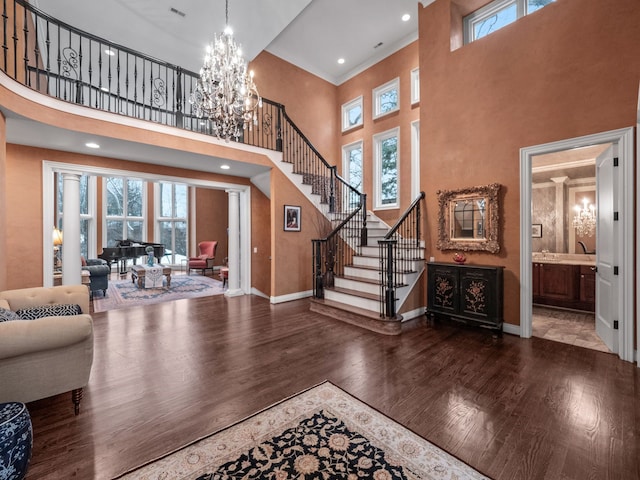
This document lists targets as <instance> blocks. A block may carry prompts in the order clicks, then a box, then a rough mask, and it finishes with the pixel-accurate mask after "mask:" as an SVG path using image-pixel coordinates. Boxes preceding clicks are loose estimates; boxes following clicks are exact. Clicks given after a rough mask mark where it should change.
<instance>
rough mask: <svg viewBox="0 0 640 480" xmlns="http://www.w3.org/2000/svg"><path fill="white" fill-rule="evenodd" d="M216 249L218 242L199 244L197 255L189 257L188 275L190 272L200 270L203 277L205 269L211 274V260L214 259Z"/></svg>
mask: <svg viewBox="0 0 640 480" xmlns="http://www.w3.org/2000/svg"><path fill="white" fill-rule="evenodd" d="M217 247H218V242H216V241H205V242H200V243H199V244H198V252H199V255H198V256H197V257H189V262H188V267H189V269H188V273H191V270H202V274H203V275H204V274H205V271H206V270H207V269H211V273H213V260H214V259H215V258H216V248H217Z"/></svg>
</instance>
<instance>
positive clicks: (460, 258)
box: [453, 253, 467, 265]
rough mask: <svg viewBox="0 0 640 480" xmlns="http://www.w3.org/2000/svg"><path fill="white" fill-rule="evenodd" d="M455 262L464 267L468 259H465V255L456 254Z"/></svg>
mask: <svg viewBox="0 0 640 480" xmlns="http://www.w3.org/2000/svg"><path fill="white" fill-rule="evenodd" d="M453 261H454V262H456V263H459V264H460V265H462V264H464V262H466V261H467V257H465V255H464V253H454V254H453Z"/></svg>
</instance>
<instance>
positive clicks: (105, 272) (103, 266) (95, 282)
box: [82, 258, 111, 295]
mask: <svg viewBox="0 0 640 480" xmlns="http://www.w3.org/2000/svg"><path fill="white" fill-rule="evenodd" d="M86 263H87V264H86V265H83V266H82V269H83V270H87V271H88V272H89V280H90V281H91V283H90V284H89V290H90V291H91V295H93V292H96V291H98V290H102V295H106V294H107V288H109V275H111V267H110V266H109V264H108V263H107V262H106V260H102V259H101V258H88V259H87V260H86Z"/></svg>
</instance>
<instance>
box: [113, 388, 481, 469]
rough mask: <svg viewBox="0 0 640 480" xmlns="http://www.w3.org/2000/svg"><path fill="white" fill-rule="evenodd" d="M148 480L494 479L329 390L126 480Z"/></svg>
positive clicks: (279, 407) (283, 405) (313, 392)
mask: <svg viewBox="0 0 640 480" xmlns="http://www.w3.org/2000/svg"><path fill="white" fill-rule="evenodd" d="M118 478H119V479H123V480H124V479H127V480H132V479H136V480H142V479H148V480H151V479H154V480H159V479H192V480H196V479H198V480H231V479H274V480H284V479H300V480H310V479H322V480H338V479H345V480H356V479H374V480H392V479H408V480H418V479H420V480H422V479H433V480H435V479H437V480H445V479H447V480H463V479H486V478H487V477H485V476H483V475H482V474H480V473H479V472H477V471H476V470H474V469H473V468H471V467H470V466H468V465H466V464H465V463H463V462H461V461H460V460H458V459H456V458H455V457H453V456H452V455H450V454H448V453H447V452H445V451H444V450H442V449H440V448H438V447H436V446H434V445H433V444H431V443H429V442H428V441H427V440H425V439H423V438H421V437H419V436H418V435H416V434H414V433H413V432H411V431H410V430H408V429H406V428H405V427H403V426H402V425H399V424H398V423H396V422H394V421H393V420H391V419H390V418H388V417H386V416H385V415H383V414H381V413H380V412H378V411H377V410H375V409H373V408H371V407H369V406H368V405H366V404H364V403H363V402H361V401H359V400H357V399H356V398H354V397H352V396H351V395H349V394H347V393H346V392H345V391H343V390H341V389H340V388H338V387H336V386H335V385H333V384H331V383H329V382H324V383H322V384H320V385H318V386H316V387H313V388H311V389H309V390H306V391H304V392H302V393H300V394H298V395H295V396H294V397H291V398H289V399H286V400H284V401H282V402H280V403H278V404H276V405H274V406H272V407H269V408H267V409H266V410H263V411H261V412H259V413H257V414H254V415H252V416H251V417H249V418H247V419H245V420H243V421H241V422H239V423H237V424H235V425H232V426H230V427H228V428H226V429H224V430H222V431H220V432H218V433H215V434H212V435H210V436H207V437H205V438H202V439H200V440H197V441H196V442H194V443H192V444H190V445H188V446H186V447H184V448H182V449H180V450H178V451H176V452H173V453H171V454H168V455H166V456H165V457H163V458H161V459H158V460H156V461H154V462H151V463H149V464H147V465H144V466H142V467H140V468H137V469H135V470H133V471H130V472H128V473H126V474H124V475H121V476H120V477H118Z"/></svg>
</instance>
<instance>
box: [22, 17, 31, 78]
mask: <svg viewBox="0 0 640 480" xmlns="http://www.w3.org/2000/svg"><path fill="white" fill-rule="evenodd" d="M22 35H23V37H24V58H23V63H24V84H25V85H26V86H28V87H30V86H31V83H30V75H29V27H27V9H26V8H25V9H23V19H22Z"/></svg>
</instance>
